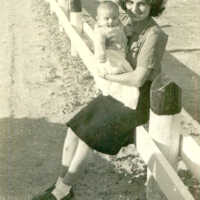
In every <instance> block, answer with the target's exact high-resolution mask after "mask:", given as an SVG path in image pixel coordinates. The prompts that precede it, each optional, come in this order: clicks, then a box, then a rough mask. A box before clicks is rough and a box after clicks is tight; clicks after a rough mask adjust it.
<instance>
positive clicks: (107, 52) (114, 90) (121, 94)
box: [94, 1, 139, 109]
mask: <svg viewBox="0 0 200 200" xmlns="http://www.w3.org/2000/svg"><path fill="white" fill-rule="evenodd" d="M96 19H97V23H96V25H95V29H94V33H95V34H94V35H95V37H94V48H95V57H96V59H97V62H98V65H97V76H95V81H96V84H97V87H98V88H99V89H100V90H101V91H102V93H103V95H105V96H107V95H111V96H112V97H114V98H115V99H117V100H118V101H120V102H121V103H123V104H124V105H125V106H127V107H129V108H131V109H136V107H137V103H138V98H139V89H138V88H136V87H134V86H128V85H122V84H119V83H117V82H110V81H107V80H106V75H108V74H122V73H126V72H130V71H133V68H132V67H131V65H130V64H129V63H128V61H127V60H126V48H127V38H126V35H125V32H124V27H123V25H122V24H121V22H120V20H119V7H118V5H117V4H116V3H114V2H112V1H103V2H101V3H100V4H99V6H98V8H97V18H96ZM133 78H134V77H133Z"/></svg>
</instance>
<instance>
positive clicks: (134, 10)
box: [126, 0, 151, 21]
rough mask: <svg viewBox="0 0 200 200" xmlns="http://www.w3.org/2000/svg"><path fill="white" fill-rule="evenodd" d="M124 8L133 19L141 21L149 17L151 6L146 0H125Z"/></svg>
mask: <svg viewBox="0 0 200 200" xmlns="http://www.w3.org/2000/svg"><path fill="white" fill-rule="evenodd" d="M126 9H127V12H128V13H129V14H130V16H131V17H132V19H133V20H134V21H142V20H144V19H146V18H147V17H149V14H150V10H151V6H150V5H149V4H148V3H147V2H146V0H127V1H126Z"/></svg>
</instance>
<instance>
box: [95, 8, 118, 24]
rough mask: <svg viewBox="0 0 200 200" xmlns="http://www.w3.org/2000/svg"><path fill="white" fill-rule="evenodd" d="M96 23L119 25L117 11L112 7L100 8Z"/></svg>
mask: <svg viewBox="0 0 200 200" xmlns="http://www.w3.org/2000/svg"><path fill="white" fill-rule="evenodd" d="M97 21H98V24H99V25H101V26H105V27H115V26H118V25H119V12H118V10H114V9H108V8H104V9H100V10H98V15H97Z"/></svg>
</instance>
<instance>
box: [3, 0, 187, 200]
mask: <svg viewBox="0 0 200 200" xmlns="http://www.w3.org/2000/svg"><path fill="white" fill-rule="evenodd" d="M0 4H1V6H0V20H1V23H0V35H1V37H0V44H1V46H0V105H1V107H0V127H1V129H0V141H1V142H0V160H1V164H0V200H1V199H6V200H7V199H9V200H15V199H16V200H29V199H30V198H31V196H33V195H34V194H36V193H38V192H39V191H41V190H43V189H44V188H46V187H47V186H49V185H51V184H52V183H53V182H54V181H55V178H56V176H57V173H58V169H59V163H60V157H61V150H62V144H63V140H64V137H65V126H64V122H65V121H66V119H67V118H68V116H69V113H70V112H71V111H72V110H74V109H75V108H77V107H79V106H80V105H82V104H84V103H85V102H87V101H88V100H89V99H90V98H91V96H92V95H94V93H95V92H94V89H93V82H92V81H91V78H90V77H89V76H88V74H87V72H86V71H85V67H84V66H83V65H82V63H81V61H80V60H79V59H77V58H71V56H70V53H69V41H68V39H67V38H66V37H65V35H64V34H62V33H59V32H58V26H57V22H56V19H55V17H54V16H50V15H49V10H48V7H47V5H46V4H45V3H44V1H43V0H21V1H17V0H9V1H6V0H3V1H2V2H1V3H0ZM83 72H84V74H83ZM83 91H84V92H83ZM85 165H87V170H85V171H82V172H81V174H80V176H81V179H80V180H81V181H80V182H78V183H77V185H76V186H77V187H75V189H76V194H77V195H76V199H77V200H79V199H82V200H83V199H85V200H94V199H95V200H108V199H109V200H119V199H121V200H128V199H131V200H136V199H137V198H139V199H140V200H143V199H145V198H144V191H145V186H144V180H145V172H144V165H143V163H142V162H141V161H140V160H139V158H138V157H137V155H136V153H135V151H134V147H133V146H129V147H128V148H126V149H122V151H121V152H120V154H119V155H118V156H117V157H105V156H102V155H100V154H96V153H94V154H92V155H89V156H88V160H87V162H86V163H85ZM86 175H87V176H86ZM188 179H189V178H188ZM189 183H190V182H189Z"/></svg>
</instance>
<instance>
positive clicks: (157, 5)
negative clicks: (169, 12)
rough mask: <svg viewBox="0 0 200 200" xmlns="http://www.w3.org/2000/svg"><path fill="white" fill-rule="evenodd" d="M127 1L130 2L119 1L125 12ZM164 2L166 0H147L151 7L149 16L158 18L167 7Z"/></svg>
mask: <svg viewBox="0 0 200 200" xmlns="http://www.w3.org/2000/svg"><path fill="white" fill-rule="evenodd" d="M127 1H128V0H119V3H120V6H121V7H122V9H124V10H126V2H127ZM164 1H165V0H146V2H147V3H148V4H149V5H150V6H151V10H150V14H149V15H150V16H151V17H157V16H159V15H160V14H161V13H162V12H163V11H164V10H165V7H164V6H163V3H164Z"/></svg>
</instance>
